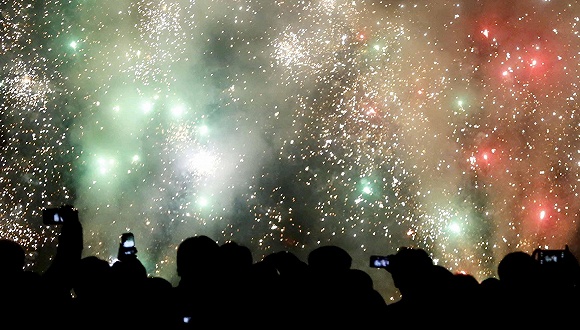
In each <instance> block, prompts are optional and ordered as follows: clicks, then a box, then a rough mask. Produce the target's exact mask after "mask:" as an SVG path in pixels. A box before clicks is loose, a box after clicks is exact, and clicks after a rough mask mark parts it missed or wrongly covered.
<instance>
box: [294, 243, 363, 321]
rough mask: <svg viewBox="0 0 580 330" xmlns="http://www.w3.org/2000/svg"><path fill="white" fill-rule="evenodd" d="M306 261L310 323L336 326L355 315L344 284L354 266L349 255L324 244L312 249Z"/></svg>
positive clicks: (306, 302)
mask: <svg viewBox="0 0 580 330" xmlns="http://www.w3.org/2000/svg"><path fill="white" fill-rule="evenodd" d="M307 263H308V268H309V273H310V274H309V276H310V277H309V282H308V285H307V289H308V297H309V298H308V299H306V301H305V304H306V305H307V306H308V307H307V308H306V311H307V312H308V315H309V316H308V317H307V319H308V320H309V325H311V326H328V327H334V326H339V325H343V324H345V322H348V321H350V318H351V317H353V316H354V314H353V309H352V306H351V305H350V304H351V302H352V301H351V300H349V292H348V289H347V285H345V283H348V280H349V278H348V275H349V271H350V269H351V266H352V257H351V256H350V254H349V253H348V252H347V251H346V250H344V249H343V248H341V247H338V246H335V245H327V246H321V247H318V248H315V249H314V250H312V251H310V253H309V254H308V261H307ZM329 315H332V317H329Z"/></svg>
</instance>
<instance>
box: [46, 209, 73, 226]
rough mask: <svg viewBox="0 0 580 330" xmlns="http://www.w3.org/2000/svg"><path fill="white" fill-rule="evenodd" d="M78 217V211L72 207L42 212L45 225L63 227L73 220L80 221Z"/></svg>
mask: <svg viewBox="0 0 580 330" xmlns="http://www.w3.org/2000/svg"><path fill="white" fill-rule="evenodd" d="M78 217H79V215H78V210H77V209H75V208H74V207H72V206H70V205H65V206H61V207H54V208H46V209H43V210H42V223H43V224H45V225H62V224H63V223H65V222H68V221H70V220H73V219H75V220H78Z"/></svg>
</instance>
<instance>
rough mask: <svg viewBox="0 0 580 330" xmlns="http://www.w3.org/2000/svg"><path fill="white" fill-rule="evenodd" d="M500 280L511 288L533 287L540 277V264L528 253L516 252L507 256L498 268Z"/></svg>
mask: <svg viewBox="0 0 580 330" xmlns="http://www.w3.org/2000/svg"><path fill="white" fill-rule="evenodd" d="M497 274H498V276H499V280H500V282H501V283H503V285H507V286H510V287H525V286H530V285H532V284H533V283H534V282H535V281H536V280H537V279H538V277H539V275H540V268H539V264H538V263H537V262H536V260H535V259H534V258H533V257H532V256H531V255H530V254H528V253H526V252H523V251H515V252H510V253H508V254H506V255H505V256H504V257H503V259H502V260H501V261H500V262H499V265H498V267H497Z"/></svg>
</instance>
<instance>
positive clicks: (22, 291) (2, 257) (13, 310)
mask: <svg viewBox="0 0 580 330" xmlns="http://www.w3.org/2000/svg"><path fill="white" fill-rule="evenodd" d="M25 260H26V259H25V251H24V248H23V247H22V246H21V245H20V244H19V243H17V242H15V241H12V240H10V239H0V327H2V328H4V327H5V328H6V329H9V328H14V329H16V328H18V327H20V326H22V320H29V322H28V325H30V326H31V327H36V326H40V325H41V324H42V323H41V322H39V320H38V319H36V318H34V319H30V315H29V314H30V308H29V307H30V303H31V302H35V303H42V301H41V300H40V299H41V296H40V295H39V294H40V292H39V290H40V284H41V283H40V276H39V275H38V274H36V273H34V272H32V271H26V270H24V266H25ZM36 307H38V308H43V306H36ZM41 311H42V310H41Z"/></svg>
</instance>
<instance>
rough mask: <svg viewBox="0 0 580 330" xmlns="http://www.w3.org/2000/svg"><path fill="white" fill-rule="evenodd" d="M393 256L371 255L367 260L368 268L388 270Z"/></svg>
mask: <svg viewBox="0 0 580 330" xmlns="http://www.w3.org/2000/svg"><path fill="white" fill-rule="evenodd" d="M392 259H393V256H392V255H388V256H377V255H372V256H371V257H370V260H369V266H371V267H373V268H388V267H389V266H390V265H391V262H392Z"/></svg>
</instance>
